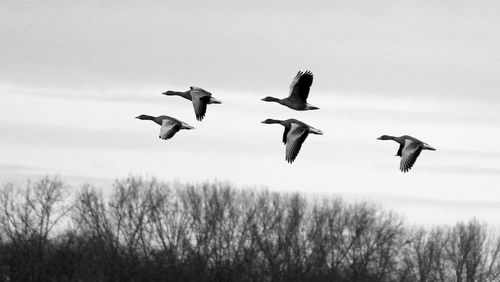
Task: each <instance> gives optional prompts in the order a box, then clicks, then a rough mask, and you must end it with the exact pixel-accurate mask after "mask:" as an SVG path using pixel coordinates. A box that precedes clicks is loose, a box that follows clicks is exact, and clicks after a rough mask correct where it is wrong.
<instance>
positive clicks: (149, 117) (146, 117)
mask: <svg viewBox="0 0 500 282" xmlns="http://www.w3.org/2000/svg"><path fill="white" fill-rule="evenodd" d="M135 118H137V119H142V120H145V119H151V118H152V117H151V116H148V115H139V116H136V117H135Z"/></svg>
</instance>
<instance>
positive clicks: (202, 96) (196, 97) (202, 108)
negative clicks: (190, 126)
mask: <svg viewBox="0 0 500 282" xmlns="http://www.w3.org/2000/svg"><path fill="white" fill-rule="evenodd" d="M211 96H212V95H211V94H210V93H208V92H206V91H200V90H198V89H193V90H191V97H192V101H193V107H194V114H195V115H196V119H197V120H199V121H201V120H203V118H204V117H205V113H206V112H207V104H208V101H210V97H211Z"/></svg>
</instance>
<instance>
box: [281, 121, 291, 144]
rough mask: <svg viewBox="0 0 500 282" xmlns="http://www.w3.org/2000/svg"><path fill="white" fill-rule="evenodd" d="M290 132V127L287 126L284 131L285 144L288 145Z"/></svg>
mask: <svg viewBox="0 0 500 282" xmlns="http://www.w3.org/2000/svg"><path fill="white" fill-rule="evenodd" d="M288 132H290V127H289V126H286V125H285V131H283V144H286V139H287V137H288Z"/></svg>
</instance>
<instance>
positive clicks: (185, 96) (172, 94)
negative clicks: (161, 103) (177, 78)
mask: <svg viewBox="0 0 500 282" xmlns="http://www.w3.org/2000/svg"><path fill="white" fill-rule="evenodd" d="M167 95H171V96H174V95H175V96H181V97H183V98H186V99H188V100H191V94H189V91H185V92H181V91H167Z"/></svg>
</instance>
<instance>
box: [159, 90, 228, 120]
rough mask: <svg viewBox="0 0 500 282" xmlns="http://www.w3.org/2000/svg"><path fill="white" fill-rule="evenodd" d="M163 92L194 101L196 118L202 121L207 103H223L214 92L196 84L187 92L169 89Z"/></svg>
mask: <svg viewBox="0 0 500 282" xmlns="http://www.w3.org/2000/svg"><path fill="white" fill-rule="evenodd" d="M162 94H163V95H167V96H174V95H177V96H181V97H183V98H185V99H188V100H189V101H192V102H193V107H194V114H195V115H196V119H197V120H199V121H202V120H203V118H204V117H205V113H206V112H207V104H222V102H221V101H219V100H217V99H215V98H213V97H212V93H210V92H208V91H206V90H204V89H201V88H199V87H195V86H191V87H190V89H189V90H188V91H185V92H179V91H170V90H169V91H167V92H163V93H162Z"/></svg>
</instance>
